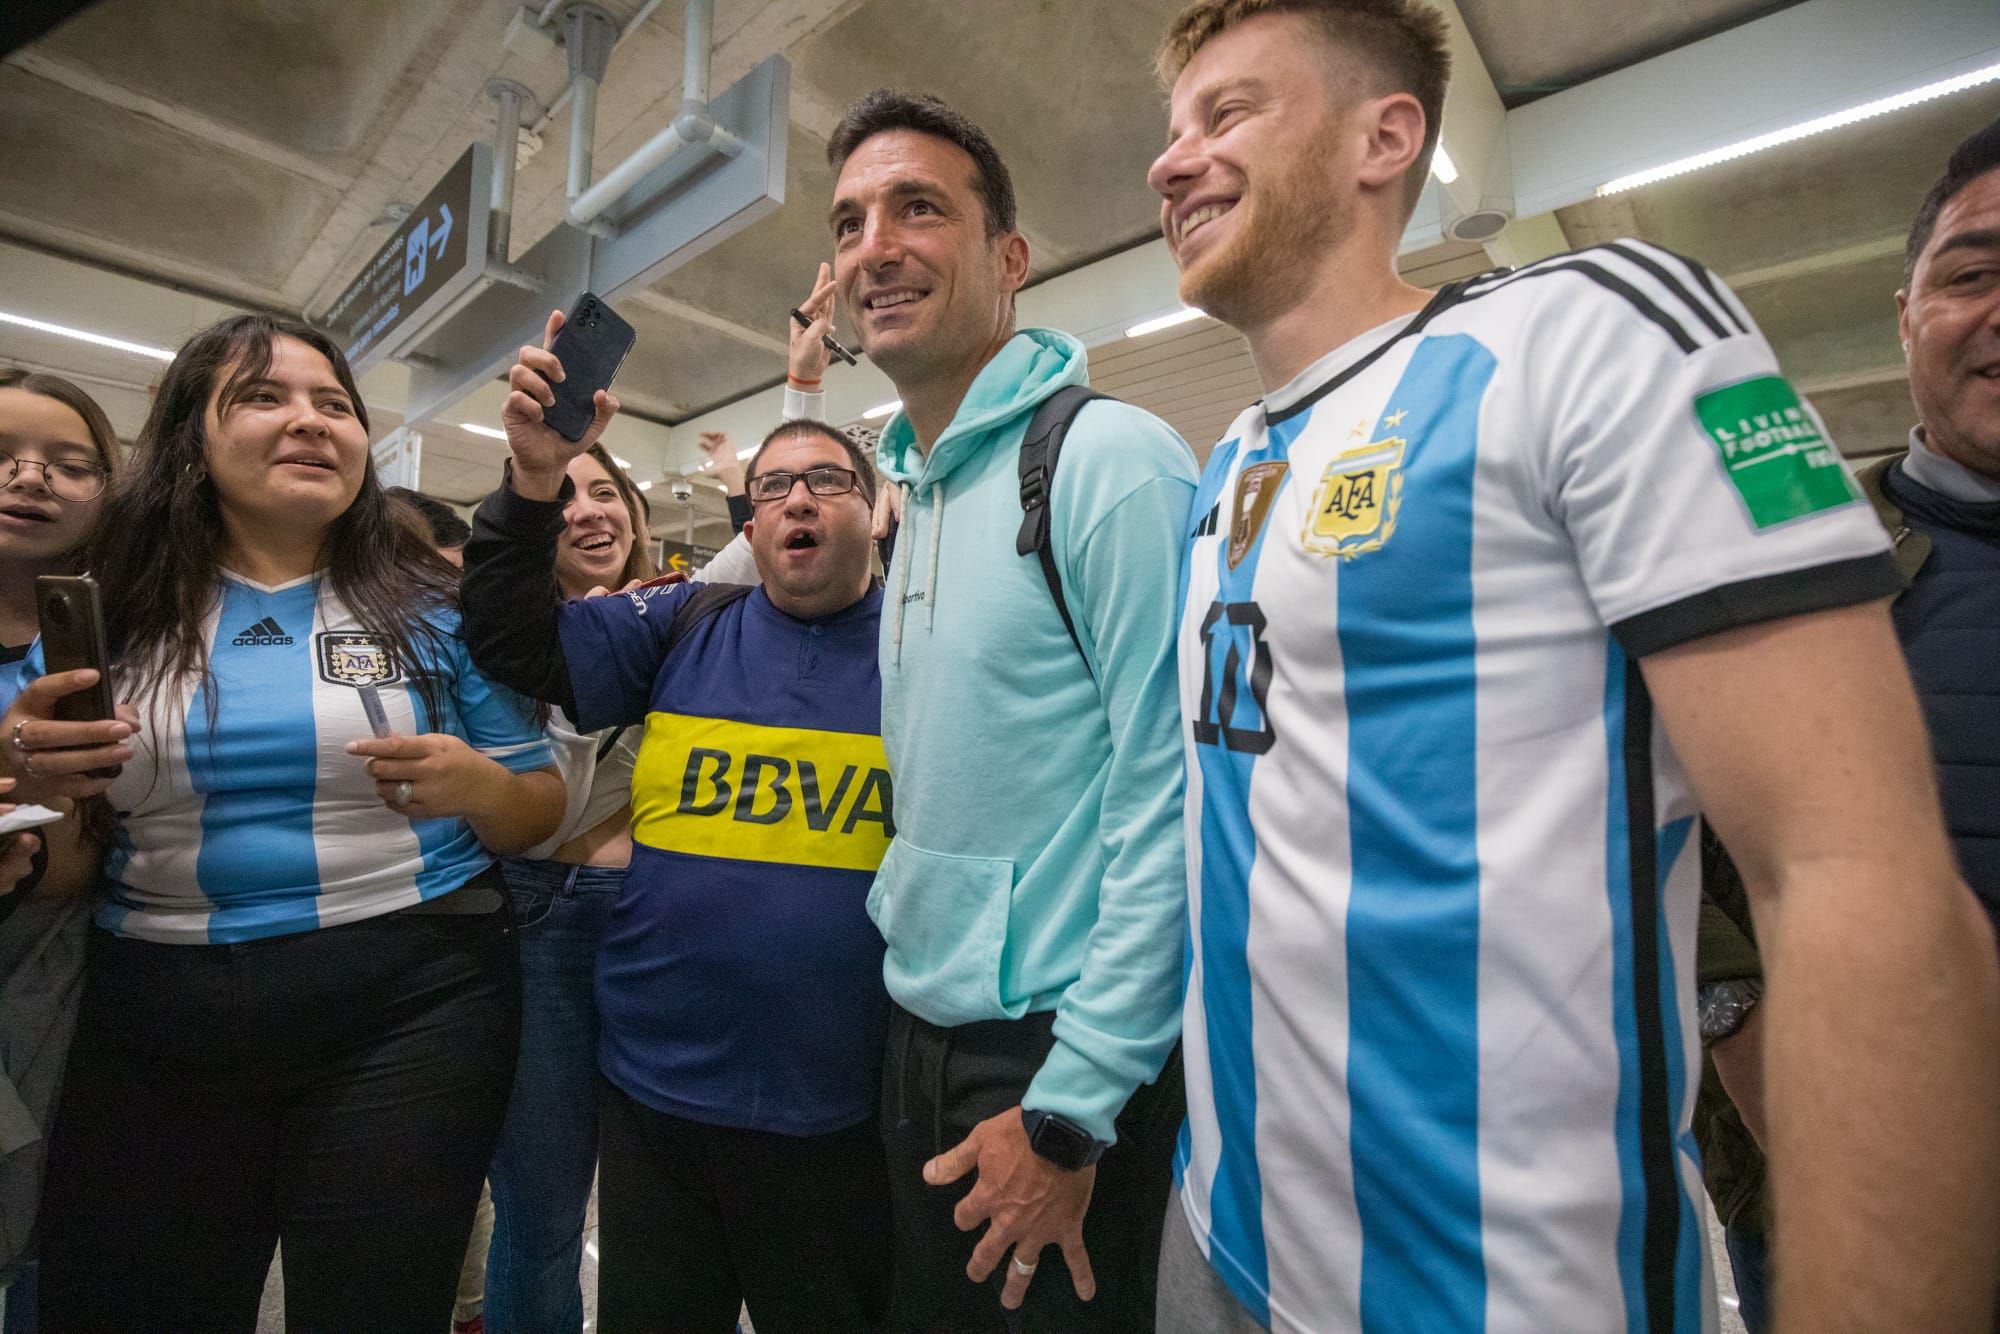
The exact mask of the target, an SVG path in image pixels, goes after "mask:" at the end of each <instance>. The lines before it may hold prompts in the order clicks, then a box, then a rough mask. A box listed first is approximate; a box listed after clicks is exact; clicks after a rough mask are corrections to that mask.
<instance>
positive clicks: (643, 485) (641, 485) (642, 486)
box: [639, 482, 653, 491]
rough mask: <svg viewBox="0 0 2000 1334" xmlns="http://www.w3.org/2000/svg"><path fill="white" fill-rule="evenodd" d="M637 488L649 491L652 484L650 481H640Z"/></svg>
mask: <svg viewBox="0 0 2000 1334" xmlns="http://www.w3.org/2000/svg"><path fill="white" fill-rule="evenodd" d="M639 489H640V490H641V491H651V490H652V489H653V484H652V483H651V482H641V483H639Z"/></svg>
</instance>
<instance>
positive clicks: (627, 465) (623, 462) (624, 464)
mask: <svg viewBox="0 0 2000 1334" xmlns="http://www.w3.org/2000/svg"><path fill="white" fill-rule="evenodd" d="M611 461H612V462H613V463H615V464H617V465H618V466H619V467H621V468H623V469H624V470H625V471H626V472H630V471H632V460H630V459H621V458H619V457H618V456H617V455H616V454H613V455H612V456H611Z"/></svg>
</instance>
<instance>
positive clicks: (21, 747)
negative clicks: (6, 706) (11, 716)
mask: <svg viewBox="0 0 2000 1334" xmlns="http://www.w3.org/2000/svg"><path fill="white" fill-rule="evenodd" d="M31 721H33V720H32V719H28V718H23V719H22V720H21V721H20V722H18V723H15V724H14V749H15V750H18V751H20V752H21V753H22V754H23V755H26V754H27V753H28V752H29V751H30V750H32V749H34V748H33V747H32V746H30V745H29V744H28V743H27V742H25V741H23V740H21V729H22V728H24V727H26V726H27V725H28V724H29V723H30V722H31Z"/></svg>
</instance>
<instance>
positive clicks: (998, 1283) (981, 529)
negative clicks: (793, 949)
mask: <svg viewBox="0 0 2000 1334" xmlns="http://www.w3.org/2000/svg"><path fill="white" fill-rule="evenodd" d="M828 157H829V159H830V161H831V162H832V164H833V166H834V167H835V168H836V169H837V170H838V172H839V180H838V183H837V185H836V187H835V200H834V204H833V208H832V211H831V214H830V216H829V222H830V226H831V230H832V234H833V241H834V254H835V260H834V273H835V282H836V285H837V290H838V292H839V296H840V299H841V303H842V304H843V305H844V307H845V308H846V310H847V311H848V312H849V314H850V317H851V319H852V322H853V324H854V326H855V329H856V332H857V335H858V337H859V340H860V342H861V345H862V346H863V347H864V348H865V349H866V350H867V352H868V355H869V356H870V358H871V359H872V360H873V361H874V362H875V364H876V365H878V366H879V367H881V368H882V370H883V371H884V372H885V373H886V374H887V375H888V376H889V378H890V379H891V380H893V381H894V382H895V384H896V388H897V390H898V391H899V392H900V393H901V395H902V401H903V406H902V410H901V411H900V412H899V413H897V415H896V416H895V417H894V418H892V419H891V421H890V422H889V424H888V426H887V427H886V428H885V429H884V431H883V433H882V440H881V444H880V447H879V451H878V456H877V463H878V466H879V467H880V469H881V472H882V475H883V476H884V477H885V478H886V479H888V480H889V481H890V482H891V483H892V484H894V485H896V486H898V487H900V488H901V494H902V495H903V497H904V508H903V515H902V529H901V533H900V536H899V545H898V548H897V551H896V554H895V557H894V559H893V560H892V562H891V565H890V570H889V599H888V605H886V606H885V607H884V608H883V615H882V624H883V632H882V739H883V742H884V744H885V745H886V747H887V750H888V754H889V762H890V766H891V768H892V770H893V772H894V774H895V780H896V827H897V832H896V840H895V842H894V844H893V845H892V846H891V848H890V850H889V854H888V857H887V859H886V860H885V861H884V862H883V864H882V868H881V872H880V873H879V875H878V876H877V877H876V881H875V888H874V893H873V894H872V895H871V897H870V900H869V911H870V913H871V914H872V916H873V917H874V919H875V923H876V925H877V926H879V927H880V928H881V930H882V934H883V936H884V938H885V939H886V940H887V942H888V954H887V958H886V961H885V965H884V969H885V974H886V978H887V982H888V988H889V994H890V996H891V997H892V998H893V999H894V1001H895V1002H896V1012H895V1014H894V1017H893V1019H892V1022H891V1028H890V1037H889V1049H888V1052H887V1060H886V1062H885V1066H886V1068H885V1071H884V1100H885V1105H884V1108H883V1118H882V1123H883V1133H884V1136H885V1138H886V1140H887V1142H888V1149H889V1164H890V1171H891V1174H892V1191H893V1198H894V1202H895V1206H896V1216H897V1221H896V1232H897V1238H896V1240H897V1295H896V1306H895V1315H894V1319H893V1321H892V1324H893V1325H894V1327H895V1328H898V1329H902V1330H952V1331H981V1330H988V1329H991V1330H1062V1331H1065V1332H1066V1334H1067V1332H1070V1331H1087V1330H1100V1329H1101V1330H1116V1331H1120V1334H1126V1332H1128V1331H1133V1330H1146V1329H1150V1328H1152V1324H1153V1316H1154V1291H1155V1276H1156V1271H1157V1263H1156V1262H1157V1254H1158V1251H1157V1247H1158V1243H1159V1236H1160V1225H1159V1219H1160V1216H1161V1212H1162V1210H1163V1208H1164V1206H1165V1203H1166V1200H1167V1198H1168V1190H1169V1186H1170V1178H1171V1158H1172V1151H1173V1141H1174V1138H1175V1136H1176V1135H1177V1134H1178V1132H1179V1128H1180V1121H1181V1116H1182V1110H1183V1107H1184V1093H1183V1090H1182V1085H1181V1076H1180V1068H1179V1064H1178V1061H1177V1060H1171V1061H1170V1059H1169V1058H1170V1057H1172V1056H1173V1055H1174V1054H1175V1050H1176V1049H1175V1043H1176V1039H1177V1037H1178V1034H1179V1028H1180V1024H1179V1018H1178V1015H1177V1013H1176V1010H1177V1006H1178V1001H1179V996H1180V992H1181V961H1182V946H1183V930H1184V928H1183V921H1184V914H1185V894H1186V888H1185V886H1186V879H1185V876H1186V852H1185V845H1184V841H1183V835H1182V833H1181V829H1180V807H1181V801H1182V760H1181V748H1180V739H1179V722H1178V705H1177V702H1176V689H1177V686H1176V673H1175V666H1174V661H1173V653H1172V649H1173V639H1174V625H1175V620H1176V611H1177V608H1178V605H1179V600H1180V547H1181V544H1182V542H1183V541H1184V539H1185V535H1186V531H1187V523H1188V513H1189V507H1190V505H1191V503H1192V500H1193V496H1194V487H1195V481H1196V475H1195V463H1194V457H1193V454H1192V453H1191V452H1190V451H1189V449H1188V447H1187V445H1186V444H1185V442H1183V441H1182V440H1181V439H1180V437H1179V436H1177V435H1175V434H1174V432H1173V431H1172V430H1171V429H1170V428H1169V427H1167V426H1166V425H1165V424H1164V423H1162V422H1161V421H1159V420H1158V419H1157V418H1154V417H1152V416H1150V415H1149V414H1147V413H1144V412H1141V411H1139V410H1138V409H1136V408H1133V407H1130V406H1128V405H1125V404H1121V403H1113V402H1093V403H1090V404H1088V405H1087V406H1085V407H1084V408H1083V410H1082V412H1081V414H1080V415H1079V416H1078V417H1077V419H1076V421H1075V423H1074V425H1073V427H1072V428H1071V430H1070V431H1069V434H1068V438H1067V442H1066V444H1065V447H1064V449H1063V453H1062V456H1061V466H1060V468H1059V469H1058V470H1057V472H1056V474H1055V480H1054V482H1053V484H1052V488H1051V497H1050V501H1049V514H1050V523H1051V533H1052V546H1053V551H1054V559H1055V565H1056V568H1057V571H1058V573H1059V575H1060V580H1061V586H1062V590H1063V595H1064V602H1065V604H1066V606H1067V608H1068V610H1069V612H1070V614H1071V616H1072V617H1073V619H1074V622H1075V631H1076V639H1075V641H1074V642H1072V639H1071V637H1070V634H1069V632H1068V631H1067V630H1066V629H1065V627H1064V624H1063V619H1062V616H1061V614H1060V612H1059V611H1058V609H1057V605H1056V602H1055V599H1054V597H1053V596H1052V594H1051V590H1050V588H1049V586H1048V584H1047V583H1046V582H1045V580H1044V576H1043V571H1042V568H1041V566H1040V564H1039V563H1038V562H1037V560H1036V559H1035V558H1033V557H1024V556H1021V555H1018V554H1016V550H1015V534H1016V532H1017V531H1018V530H1019V528H1020V527H1021V522H1022V506H1021V491H1020V481H1019V476H1018V461H1019V451H1020V445H1021V438H1022V435H1023V433H1024V431H1025V430H1026V428H1027V425H1028V422H1029V420H1030V419H1031V418H1032V417H1033V416H1034V413H1035V410H1036V408H1037V406H1038V405H1039V404H1040V403H1041V402H1042V401H1043V400H1044V399H1046V398H1047V397H1048V396H1049V395H1050V394H1052V393H1054V392H1055V391H1056V390H1058V389H1060V388H1062V387H1064V386H1066V385H1082V384H1086V383H1087V382H1088V371H1087V368H1086V365H1085V358H1084V351H1083V347H1082V345H1081V344H1079V343H1078V342H1077V341H1076V340H1075V339H1074V338H1071V337H1069V336H1068V335H1065V334H1061V333H1056V332H1053V331H1051V330H1046V329H1025V330H1019V331H1017V330H1015V328H1014V293H1015V292H1016V291H1018V290H1019V289H1020V287H1021V286H1022V284H1023V283H1024V282H1025V281H1026V279H1027V274H1028V246H1027V242H1026V241H1025V240H1024V239H1023V238H1022V236H1021V234H1020V232H1019V231H1018V230H1016V228H1015V223H1014V201H1013V190H1012V186H1011V184H1010V182H1009V180H1008V176H1007V171H1006V168H1005V166H1004V165H1003V164H1002V163H1001V161H1000V158H999V155H998V153H997V152H996V151H995V150H994V148H993V145H992V143H991V141H990V140H988V139H987V137H986V136H985V135H984V134H983V133H982V132H980V130H979V129H978V128H977V127H976V126H974V125H972V124H971V123H970V122H969V121H967V120H965V119H964V118H963V117H962V116H959V115H958V114H957V113H955V112H953V111H952V110H950V109H949V108H948V107H946V106H944V105H943V104H942V103H940V102H937V101H936V100H935V99H932V98H927V97H910V96H904V95H900V94H894V93H888V92H877V93H874V94H871V95H870V96H868V97H866V98H863V99H862V100H861V101H859V102H857V103H855V104H854V105H853V106H852V107H850V108H849V109H848V112H847V114H846V117H845V118H844V119H843V120H842V122H841V124H840V125H839V126H838V127H837V128H836V130H835V132H834V134H833V136H832V138H831V140H830V141H829V144H828ZM981 1224H985V1225H986V1226H985V1230H984V1232H983V1234H981V1233H979V1232H978V1229H979V1227H980V1225H981ZM1044 1248H1049V1250H1048V1253H1047V1255H1046V1256H1044ZM1038 1265H1039V1266H1041V1267H1044V1268H1049V1269H1050V1270H1051V1271H1052V1272H1050V1273H1048V1274H1045V1275H1042V1276H1041V1280H1040V1281H1039V1282H1035V1281H1034V1278H1035V1271H1036V1267H1037V1266H1038ZM968 1279H969V1280H970V1281H968ZM1003 1308H1004V1309H1003Z"/></svg>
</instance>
